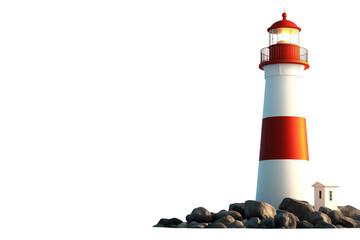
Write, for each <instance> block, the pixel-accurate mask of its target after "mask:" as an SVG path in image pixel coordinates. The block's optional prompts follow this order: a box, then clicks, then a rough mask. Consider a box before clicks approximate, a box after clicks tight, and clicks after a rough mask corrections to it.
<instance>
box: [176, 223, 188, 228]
mask: <svg viewBox="0 0 360 240" xmlns="http://www.w3.org/2000/svg"><path fill="white" fill-rule="evenodd" d="M187 227H188V223H187V222H183V223H180V224H179V225H178V228H187Z"/></svg>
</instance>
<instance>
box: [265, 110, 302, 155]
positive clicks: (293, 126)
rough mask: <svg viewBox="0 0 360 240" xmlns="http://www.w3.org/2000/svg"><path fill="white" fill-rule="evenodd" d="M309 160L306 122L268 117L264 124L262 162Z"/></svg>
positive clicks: (299, 118) (289, 118) (292, 118)
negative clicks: (271, 160) (272, 160)
mask: <svg viewBox="0 0 360 240" xmlns="http://www.w3.org/2000/svg"><path fill="white" fill-rule="evenodd" d="M270 159H302V160H309V152H308V144H307V136H306V120H305V118H301V117H268V118H264V119H263V122H262V132H261V146H260V161H261V160H270Z"/></svg>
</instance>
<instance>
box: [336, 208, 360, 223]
mask: <svg viewBox="0 0 360 240" xmlns="http://www.w3.org/2000/svg"><path fill="white" fill-rule="evenodd" d="M339 209H340V211H341V212H342V213H343V214H344V216H345V217H351V218H352V219H354V220H360V210H359V209H357V208H355V207H353V206H351V205H346V206H345V207H339Z"/></svg>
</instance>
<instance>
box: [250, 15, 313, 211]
mask: <svg viewBox="0 0 360 240" xmlns="http://www.w3.org/2000/svg"><path fill="white" fill-rule="evenodd" d="M282 17H283V19H282V20H280V21H277V22H275V23H274V24H273V25H272V26H271V27H269V28H268V29H267V31H268V32H269V47H265V48H263V49H261V51H260V53H261V61H260V65H259V68H260V69H261V70H264V74H265V97H264V109H263V119H262V130H261V143H260V158H259V169H258V180H257V191H256V200H257V201H262V202H267V203H269V204H271V205H273V206H274V207H276V208H278V207H279V205H280V203H281V201H282V200H283V199H284V198H285V197H291V198H295V199H298V200H306V201H307V200H308V197H307V188H308V186H307V184H306V182H307V181H306V174H307V168H308V164H309V154H308V144H307V133H306V119H305V113H306V111H305V110H306V109H304V106H303V104H304V101H303V100H304V97H305V96H304V95H305V94H306V92H304V88H303V83H304V79H303V76H302V75H303V71H304V70H306V69H308V68H309V64H308V51H307V49H305V48H303V47H300V42H299V35H300V31H301V28H300V27H298V26H297V25H296V24H295V23H294V22H292V21H289V20H287V19H286V18H287V14H286V13H283V14H282Z"/></svg>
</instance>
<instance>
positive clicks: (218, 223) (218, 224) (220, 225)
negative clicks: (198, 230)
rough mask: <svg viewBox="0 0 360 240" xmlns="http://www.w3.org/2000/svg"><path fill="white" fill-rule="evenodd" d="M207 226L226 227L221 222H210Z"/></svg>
mask: <svg viewBox="0 0 360 240" xmlns="http://www.w3.org/2000/svg"><path fill="white" fill-rule="evenodd" d="M207 228H226V226H225V224H223V223H221V222H217V223H213V224H210V225H209V226H208V227H207Z"/></svg>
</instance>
